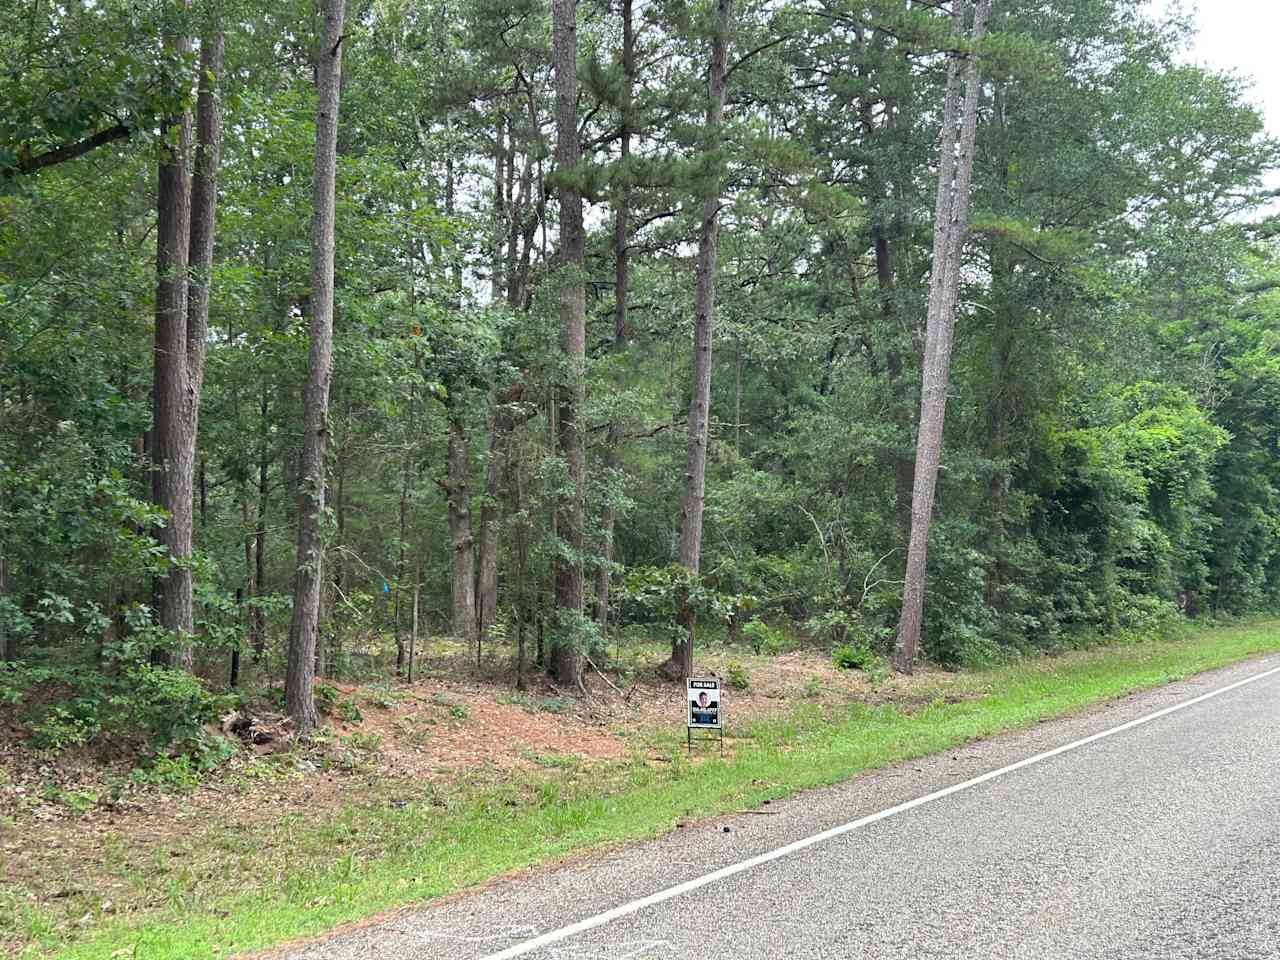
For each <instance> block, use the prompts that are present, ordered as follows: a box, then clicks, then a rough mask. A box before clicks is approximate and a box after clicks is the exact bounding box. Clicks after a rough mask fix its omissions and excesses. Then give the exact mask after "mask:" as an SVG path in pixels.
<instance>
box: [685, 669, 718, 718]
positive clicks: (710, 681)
mask: <svg viewBox="0 0 1280 960" xmlns="http://www.w3.org/2000/svg"><path fill="white" fill-rule="evenodd" d="M684 699H685V702H686V703H687V704H688V705H689V729H691V730H692V729H695V728H706V729H711V730H719V729H720V680H719V679H718V678H716V677H709V678H706V677H690V678H688V679H687V680H686V681H685V698H684Z"/></svg>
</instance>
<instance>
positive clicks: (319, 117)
mask: <svg viewBox="0 0 1280 960" xmlns="http://www.w3.org/2000/svg"><path fill="white" fill-rule="evenodd" d="M345 12H346V10H345V0H325V4H324V27H325V29H324V37H323V39H322V40H321V45H320V48H319V49H318V50H317V51H316V87H317V93H318V99H317V104H316V148H315V179H314V183H313V188H312V192H313V198H314V200H313V203H314V208H313V211H312V219H311V347H310V352H309V356H308V364H307V389H306V396H305V400H304V410H303V420H304V434H303V462H302V477H303V479H302V483H301V488H302V489H301V492H300V494H299V498H298V511H299V517H298V561H297V573H296V575H295V579H294V588H293V620H292V622H291V623H290V625H289V659H288V664H287V666H286V672H285V688H284V689H285V709H286V710H287V711H288V714H289V716H290V718H291V719H292V720H293V725H294V730H295V731H296V732H297V733H298V734H299V735H303V734H306V733H309V732H310V731H311V729H312V728H313V727H314V726H315V725H316V704H315V698H314V695H313V692H312V684H313V681H314V679H315V677H314V670H315V650H316V630H317V627H318V620H319V617H320V584H321V582H322V580H321V578H322V576H323V563H324V539H323V533H322V530H321V525H322V523H323V518H324V494H325V476H324V469H325V449H326V447H327V445H328V439H329V423H328V421H329V375H330V369H331V367H332V362H333V245H334V241H333V227H334V190H335V181H336V178H337V148H338V93H339V87H340V83H341V74H342V25H343V19H344V15H345Z"/></svg>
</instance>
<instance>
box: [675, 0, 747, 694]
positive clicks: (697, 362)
mask: <svg viewBox="0 0 1280 960" xmlns="http://www.w3.org/2000/svg"><path fill="white" fill-rule="evenodd" d="M732 16H733V3H732V0H718V2H717V4H716V12H715V26H714V30H713V33H712V39H711V68H710V70H709V71H708V91H707V119H706V124H705V130H706V136H707V139H708V141H709V145H710V147H711V149H715V147H717V146H718V145H719V144H718V141H719V137H720V128H721V126H722V125H723V122H724V101H725V86H726V79H727V72H728V62H729V23H730V18H731V17H732ZM720 188H721V184H720V181H719V179H718V178H717V181H716V183H715V185H714V188H713V189H712V190H710V191H708V196H707V198H706V199H705V200H703V202H702V226H701V229H700V230H699V232H698V267H697V282H696V285H695V288H694V296H693V309H694V326H693V396H692V398H691V399H690V402H689V424H688V428H689V446H688V455H687V458H686V460H685V470H684V498H683V500H682V502H681V505H680V562H681V564H683V565H684V567H685V569H686V570H688V571H689V572H690V573H692V574H695V575H696V574H697V573H698V566H699V563H700V562H701V558H702V508H703V499H704V496H705V493H706V481H707V440H708V433H709V431H708V426H709V421H710V412H711V409H710V408H711V340H712V335H713V332H714V327H715V315H716V253H717V244H718V240H719V233H720ZM680 619H681V622H682V624H683V626H684V628H685V632H684V635H683V636H680V637H677V638H676V639H675V640H673V641H672V644H671V659H670V660H669V661H668V662H667V664H665V665H664V672H665V673H667V674H669V675H672V676H685V677H687V676H689V675H690V674H691V673H692V672H693V635H694V629H695V626H696V618H695V615H694V612H693V610H691V609H689V608H688V607H686V608H685V610H684V611H683V612H682V614H681V617H680Z"/></svg>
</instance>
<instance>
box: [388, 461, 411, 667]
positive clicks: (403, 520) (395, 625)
mask: <svg viewBox="0 0 1280 960" xmlns="http://www.w3.org/2000/svg"><path fill="white" fill-rule="evenodd" d="M410 456H411V454H410V452H409V451H408V450H405V455H404V468H403V469H402V470H401V472H400V526H399V529H400V538H399V540H400V547H399V551H400V552H399V556H398V557H397V558H396V590H395V597H394V600H393V604H392V610H393V612H392V615H391V617H392V627H391V635H392V636H394V637H395V638H396V676H397V677H403V676H404V637H403V636H402V635H401V633H400V585H401V584H402V583H403V582H404V551H405V542H406V540H407V539H408V530H409V526H408V523H409V476H410V472H411V468H410Z"/></svg>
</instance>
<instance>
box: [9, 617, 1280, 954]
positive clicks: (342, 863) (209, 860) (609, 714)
mask: <svg viewBox="0 0 1280 960" xmlns="http://www.w3.org/2000/svg"><path fill="white" fill-rule="evenodd" d="M1277 649H1280V623H1276V622H1257V623H1253V624H1250V625H1247V626H1240V627H1231V628H1215V629H1212V630H1207V631H1203V632H1200V633H1197V634H1196V635H1195V636H1193V637H1191V638H1189V639H1185V640H1181V641H1177V642H1172V643H1150V644H1138V645H1127V646H1124V647H1110V648H1100V649H1097V650H1094V651H1088V652H1082V653H1073V654H1068V655H1065V656H1061V657H1056V658H1051V659H1050V658H1044V659H1040V660H1036V661H1032V662H1027V663H1023V664H1018V665H1015V666H1012V667H1005V668H1000V669H998V670H993V671H982V672H973V673H946V672H942V671H939V670H924V671H921V672H919V673H917V675H916V676H914V677H910V678H903V677H897V676H892V675H889V674H887V673H885V672H883V671H881V672H873V673H871V674H866V673H861V672H855V671H845V670H838V669H836V668H834V667H833V666H832V664H831V661H830V659H829V657H828V656H827V655H825V654H820V653H817V652H813V651H803V650H802V651H795V652H791V653H786V654H782V655H778V656H773V657H765V656H753V655H750V654H744V653H743V652H742V651H741V650H734V651H725V652H711V653H709V654H708V655H706V656H703V657H701V658H700V659H699V669H700V672H715V673H718V674H720V675H721V676H728V675H735V676H736V678H737V679H738V680H739V682H741V681H742V679H743V678H744V677H745V679H746V681H747V686H746V688H745V689H740V690H735V689H732V688H730V689H728V690H727V691H726V693H725V695H724V710H725V714H726V732H727V738H726V741H725V746H724V750H725V757H724V759H721V757H720V753H719V749H718V746H717V745H716V744H713V743H705V742H704V743H696V744H695V745H694V751H693V754H692V756H689V755H687V750H686V745H685V732H684V709H683V686H682V685H678V684H671V683H665V682H662V681H660V680H658V679H657V677H656V676H655V674H654V673H653V672H652V671H651V670H639V669H635V667H634V665H632V666H631V667H627V666H626V665H622V667H621V669H618V670H611V671H609V675H608V676H605V675H604V674H601V673H600V672H598V671H596V670H594V669H592V668H588V672H587V677H586V685H587V691H588V696H586V697H581V696H570V695H568V694H567V693H566V692H565V691H562V690H559V689H557V688H556V687H554V686H552V685H551V684H550V683H549V682H548V681H546V680H545V679H542V678H540V677H539V678H530V688H529V689H528V690H526V691H523V692H517V691H515V690H513V688H512V685H511V683H510V678H509V677H505V676H501V675H494V676H486V675H484V674H481V673H477V671H476V670H475V667H474V665H471V666H470V667H468V666H466V665H465V664H464V662H463V658H464V655H465V654H464V652H463V651H461V650H457V649H450V648H448V647H443V648H441V649H440V650H438V651H437V655H436V656H434V657H433V658H432V659H430V660H429V661H427V663H426V664H425V666H426V671H425V673H424V675H423V677H422V679H420V680H415V682H413V683H412V684H409V683H404V682H397V683H386V682H382V683H368V684H349V683H341V682H335V681H327V683H328V684H329V685H330V686H331V687H332V692H331V693H330V695H329V699H330V701H331V702H330V705H329V710H328V726H327V727H326V729H325V730H324V731H322V733H321V735H320V736H318V737H316V738H315V739H314V740H313V741H312V742H310V743H308V744H306V745H301V746H299V745H295V744H291V743H290V742H289V741H288V740H287V738H283V737H280V738H277V739H270V740H266V742H263V743H260V744H256V745H254V744H246V745H245V746H244V747H243V748H242V749H241V750H240V751H239V752H238V753H237V754H236V756H234V757H233V758H232V759H231V760H230V761H228V762H226V763H225V764H223V765H222V766H220V767H219V768H218V769H217V770H216V771H214V772H213V773H211V774H209V775H206V776H204V777H203V778H200V779H198V780H197V779H195V778H192V779H190V780H187V781H185V782H184V781H182V780H181V779H179V780H178V781H177V782H174V781H172V780H171V781H169V782H163V783H161V784H160V785H155V784H145V783H138V782H136V781H137V778H136V777H134V778H131V777H130V767H129V764H128V762H127V761H124V760H119V761H115V762H112V761H111V760H109V759H104V758H102V757H90V756H88V755H83V754H75V753H64V754H61V755H59V756H56V757H53V756H48V755H42V754H37V753H33V752H31V751H28V750H26V749H25V748H24V747H23V744H22V742H21V738H20V736H19V733H18V729H17V727H16V725H15V724H13V723H12V722H11V721H10V720H9V719H8V718H6V717H4V716H3V715H0V863H3V865H4V868H3V870H0V954H10V955H14V956H23V957H36V956H41V957H44V956H54V955H56V956H60V957H67V958H71V957H75V958H80V957H102V958H115V957H138V958H152V957H183V958H186V957H222V956H229V955H232V954H234V953H236V952H237V951H240V950H244V949H254V948H261V947H265V946H269V945H271V944H273V943H276V942H279V941H281V940H284V939H287V938H289V937H293V936H298V935H305V934H310V933H315V932H319V931H321V930H324V929H327V928H328V927H331V926H334V925H337V924H339V923H344V922H351V921H355V920H358V919H360V918H362V917H365V916H369V915H371V914H374V913H376V912H379V911H382V910H386V909H388V908H392V907H395V906H398V905H400V904H403V903H409V902H414V901H421V900H423V899H428V898H430V897H433V896H439V895H442V894H445V893H449V892H452V891H455V890H459V889H462V888H465V887H467V886H471V885H474V884H476V883H480V882H483V881H484V880H486V879H489V878H491V877H493V876H495V875H498V874H501V873H503V872H506V871H510V870H513V869H520V868H524V867H527V866H530V865H533V864H537V863H539V862H545V861H547V860H554V859H558V858H563V857H565V856H567V855H571V854H574V853H576V852H578V851H581V850H585V849H589V848H592V847H595V846H599V845H600V844H602V843H608V842H613V841H616V840H620V839H626V838H631V837H638V836H646V835H652V834H654V833H658V832H662V831H664V830H667V829H671V827H672V826H676V825H678V824H679V822H680V821H681V820H683V819H687V818H690V817H693V818H696V817H698V816H709V815H714V814H716V813H720V812H724V811H726V810H733V809H742V808H743V807H747V806H750V805H752V804H753V803H758V802H760V799H761V798H767V797H769V796H780V795H782V794H784V793H787V792H790V791H792V790H794V789H798V788H802V787H804V786H810V785H816V784H818V783H823V782H832V781H834V780H838V779H842V778H845V777H848V776H850V775H852V774H854V773H856V772H858V771H860V770H865V769H870V768H873V767H876V766H882V765H884V764H885V763H889V762H894V761H895V760H899V759H903V758H905V757H908V756H915V755H920V754H922V753H925V752H929V751H930V750H932V749H941V748H943V747H946V746H949V745H951V744H952V743H955V742H963V741H964V740H968V739H974V738H975V737H978V736H984V735H989V734H990V733H993V732H997V731H998V730H1001V729H1009V728H1013V727H1016V726H1023V725H1026V724H1027V723H1033V722H1036V720H1037V719H1044V718H1045V717H1047V716H1054V715H1059V714H1061V713H1064V712H1069V711H1071V710H1075V709H1079V708H1081V707H1083V706H1087V705H1089V704H1091V703H1095V702H1098V701H1099V700H1103V699H1106V698H1108V697H1111V696H1116V695H1119V694H1121V693H1125V692H1129V691H1131V690H1133V689H1138V688H1141V687H1146V686H1154V685H1157V684H1158V683H1161V682H1167V681H1168V680H1171V679H1174V678H1176V677H1178V676H1183V675H1186V674H1188V673H1193V672H1196V671H1198V670H1203V669H1209V668H1212V667H1216V666H1220V665H1224V664H1226V663H1230V662H1233V661H1236V660H1240V659H1244V658H1246V657H1248V656H1252V655H1257V654H1259V653H1264V652H1270V651H1273V650H1277ZM654 652H656V648H655V651H648V652H647V653H654ZM645 653H646V652H644V651H641V654H645ZM652 662H654V663H656V662H657V657H654V658H653V659H652ZM273 719H274V718H272V717H269V716H262V717H257V718H255V720H256V721H257V724H258V727H259V728H260V729H263V730H270V729H271V726H272V721H273ZM229 722H230V721H229ZM263 739H265V738H263ZM259 906H260V907H261V909H259Z"/></svg>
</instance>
